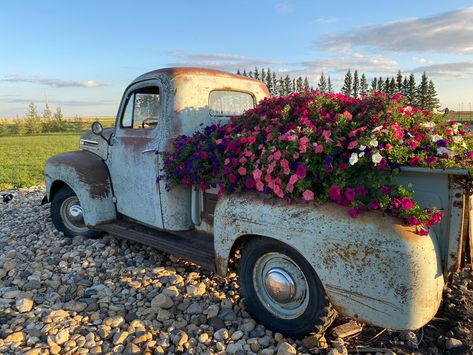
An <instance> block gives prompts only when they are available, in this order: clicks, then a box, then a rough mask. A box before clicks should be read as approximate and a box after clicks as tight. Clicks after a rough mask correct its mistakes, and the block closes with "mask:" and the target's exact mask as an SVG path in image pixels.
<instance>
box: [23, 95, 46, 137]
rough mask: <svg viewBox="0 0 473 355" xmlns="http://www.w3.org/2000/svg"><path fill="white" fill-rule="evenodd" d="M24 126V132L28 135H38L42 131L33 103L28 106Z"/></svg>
mask: <svg viewBox="0 0 473 355" xmlns="http://www.w3.org/2000/svg"><path fill="white" fill-rule="evenodd" d="M25 124H26V132H27V133H29V134H38V133H41V132H42V130H43V126H42V124H41V117H40V116H39V114H38V110H37V108H36V105H35V103H34V102H31V103H30V104H29V105H28V110H27V111H26V115H25Z"/></svg>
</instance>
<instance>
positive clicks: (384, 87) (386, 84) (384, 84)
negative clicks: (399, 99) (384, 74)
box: [383, 78, 389, 95]
mask: <svg viewBox="0 0 473 355" xmlns="http://www.w3.org/2000/svg"><path fill="white" fill-rule="evenodd" d="M383 92H385V93H386V94H388V95H389V78H386V79H384V82H383Z"/></svg>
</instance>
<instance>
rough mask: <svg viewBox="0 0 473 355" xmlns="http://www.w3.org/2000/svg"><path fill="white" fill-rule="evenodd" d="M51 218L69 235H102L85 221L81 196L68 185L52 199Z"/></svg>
mask: <svg viewBox="0 0 473 355" xmlns="http://www.w3.org/2000/svg"><path fill="white" fill-rule="evenodd" d="M51 219H52V221H53V224H54V226H55V227H56V228H57V229H58V230H59V231H61V232H63V233H64V235H65V236H67V237H74V236H76V235H82V236H84V237H88V238H96V237H98V236H100V233H99V232H96V231H91V230H90V229H89V228H87V226H86V225H85V223H84V214H83V210H82V206H81V205H80V201H79V198H78V197H77V196H76V194H75V193H74V191H72V190H71V189H70V188H69V187H68V186H64V187H62V188H61V189H59V191H57V192H56V193H55V194H54V196H53V198H52V201H51Z"/></svg>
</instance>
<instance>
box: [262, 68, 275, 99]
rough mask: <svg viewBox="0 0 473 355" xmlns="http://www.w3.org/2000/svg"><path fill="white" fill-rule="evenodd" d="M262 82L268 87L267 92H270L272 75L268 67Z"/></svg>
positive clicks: (271, 89)
mask: <svg viewBox="0 0 473 355" xmlns="http://www.w3.org/2000/svg"><path fill="white" fill-rule="evenodd" d="M264 83H265V84H266V86H267V87H268V90H269V92H270V93H272V92H273V80H272V76H271V70H270V69H269V68H268V70H267V71H266V78H265V80H264Z"/></svg>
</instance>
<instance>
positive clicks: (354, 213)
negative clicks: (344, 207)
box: [348, 208, 358, 218]
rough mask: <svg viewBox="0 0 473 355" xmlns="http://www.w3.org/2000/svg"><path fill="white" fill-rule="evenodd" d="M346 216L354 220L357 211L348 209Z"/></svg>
mask: <svg viewBox="0 0 473 355" xmlns="http://www.w3.org/2000/svg"><path fill="white" fill-rule="evenodd" d="M348 214H349V215H350V217H351V218H356V216H358V211H357V210H356V208H350V209H349V210H348Z"/></svg>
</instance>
